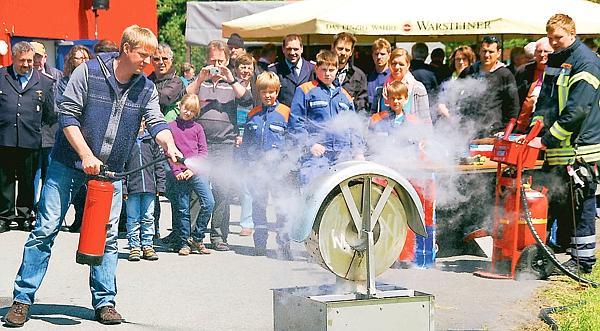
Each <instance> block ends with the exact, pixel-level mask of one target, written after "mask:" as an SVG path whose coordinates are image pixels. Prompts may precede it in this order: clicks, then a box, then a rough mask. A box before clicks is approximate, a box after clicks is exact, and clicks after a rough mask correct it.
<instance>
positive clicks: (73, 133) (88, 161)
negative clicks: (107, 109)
mask: <svg viewBox="0 0 600 331" xmlns="http://www.w3.org/2000/svg"><path fill="white" fill-rule="evenodd" d="M63 133H64V134H65V137H66V138H67V140H68V141H69V144H71V146H72V147H73V149H74V150H75V152H76V153H77V155H79V158H80V159H81V166H82V168H83V172H85V173H86V174H88V175H97V174H99V173H100V166H101V165H102V161H100V160H99V159H98V158H97V157H95V156H94V153H92V150H91V149H90V147H89V146H88V144H87V143H86V142H85V139H84V138H83V135H82V134H81V130H80V128H79V126H76V125H70V126H67V127H65V128H63Z"/></svg>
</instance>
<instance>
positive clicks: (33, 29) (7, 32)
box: [0, 0, 157, 66]
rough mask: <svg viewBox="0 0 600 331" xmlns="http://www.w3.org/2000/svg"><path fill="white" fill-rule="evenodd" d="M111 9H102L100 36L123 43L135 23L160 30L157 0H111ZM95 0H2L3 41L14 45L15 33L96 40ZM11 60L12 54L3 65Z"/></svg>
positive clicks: (4, 58) (1, 61)
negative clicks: (158, 27) (93, 5)
mask: <svg viewBox="0 0 600 331" xmlns="http://www.w3.org/2000/svg"><path fill="white" fill-rule="evenodd" d="M109 7H110V8H109V9H108V10H98V11H97V12H98V18H97V24H98V39H110V40H112V41H114V42H115V43H117V44H119V42H120V39H121V33H122V32H123V30H124V29H125V28H126V27H127V26H129V25H132V24H137V25H139V26H142V27H146V28H149V29H150V30H152V31H154V33H155V34H156V33H157V13H156V0H110V5H109ZM94 32H95V19H94V12H93V11H92V0H51V1H49V0H30V1H23V0H0V40H4V41H6V43H7V44H8V45H10V44H11V43H10V39H11V37H12V36H16V37H31V38H43V39H65V40H77V39H96V38H95V36H94ZM10 63H11V59H10V49H9V51H8V54H6V55H4V56H2V55H0V64H1V65H4V66H6V65H8V64H10Z"/></svg>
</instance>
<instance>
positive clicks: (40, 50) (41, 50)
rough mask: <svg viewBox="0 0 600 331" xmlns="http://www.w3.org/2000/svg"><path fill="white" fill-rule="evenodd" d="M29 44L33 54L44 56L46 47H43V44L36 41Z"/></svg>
mask: <svg viewBox="0 0 600 331" xmlns="http://www.w3.org/2000/svg"><path fill="white" fill-rule="evenodd" d="M30 44H31V46H32V47H33V51H34V52H35V54H40V55H46V47H44V44H42V43H40V42H37V41H32V42H30Z"/></svg>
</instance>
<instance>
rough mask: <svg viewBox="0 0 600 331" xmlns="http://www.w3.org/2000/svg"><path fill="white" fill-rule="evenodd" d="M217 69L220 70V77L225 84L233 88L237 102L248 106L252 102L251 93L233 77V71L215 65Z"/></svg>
mask: <svg viewBox="0 0 600 331" xmlns="http://www.w3.org/2000/svg"><path fill="white" fill-rule="evenodd" d="M217 68H219V70H221V75H220V77H221V78H222V79H224V80H225V81H226V82H227V84H229V85H230V86H231V88H233V92H234V93H235V98H236V99H237V100H238V103H239V104H240V105H242V106H245V107H247V106H250V105H251V104H252V94H251V93H250V91H248V89H247V88H245V87H244V86H243V85H242V84H240V82H238V81H237V79H236V78H235V77H233V73H232V72H231V70H229V68H227V67H224V66H217Z"/></svg>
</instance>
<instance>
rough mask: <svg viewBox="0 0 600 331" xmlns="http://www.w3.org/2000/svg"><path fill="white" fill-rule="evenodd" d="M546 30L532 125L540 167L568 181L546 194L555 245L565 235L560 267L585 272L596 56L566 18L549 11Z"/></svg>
mask: <svg viewBox="0 0 600 331" xmlns="http://www.w3.org/2000/svg"><path fill="white" fill-rule="evenodd" d="M546 31H547V33H548V38H549V40H550V45H551V46H552V48H553V49H554V53H553V54H550V55H549V57H548V65H547V67H546V69H545V73H544V82H543V84H542V90H541V92H540V96H539V98H538V104H537V107H536V110H535V112H534V114H533V115H534V117H533V120H532V123H535V122H536V121H537V120H543V121H544V126H545V127H546V128H547V130H546V133H545V134H544V135H543V136H542V137H541V144H542V147H545V148H546V161H545V164H544V169H545V170H546V171H547V172H550V173H552V174H553V175H558V176H559V178H561V180H562V183H565V182H568V183H569V185H560V187H558V186H556V187H555V189H556V190H560V188H561V187H565V186H566V191H565V192H564V193H562V194H561V193H558V195H554V196H553V197H551V206H550V215H549V216H550V217H549V218H551V217H552V218H554V217H557V220H558V226H559V233H558V234H559V236H558V243H559V244H561V241H562V244H563V245H565V246H567V245H569V239H570V245H569V246H570V254H571V259H570V260H569V261H567V262H565V263H564V264H563V266H565V267H566V268H567V269H569V270H570V271H572V272H574V273H577V272H583V273H590V272H591V271H592V267H593V266H594V264H595V263H596V256H595V249H596V231H595V216H596V200H595V191H596V186H597V184H598V170H597V166H596V163H597V162H598V161H600V104H599V102H600V98H599V96H600V89H599V85H600V58H598V56H597V55H596V54H594V53H593V52H592V51H590V50H589V49H588V48H587V47H586V46H585V45H584V44H583V43H582V42H581V41H580V40H579V39H578V38H577V37H576V34H575V22H574V21H573V19H572V18H571V17H569V16H567V15H564V14H555V15H553V16H552V17H551V18H550V19H549V20H548V22H547V23H546ZM561 237H562V238H561ZM569 237H570V238H569ZM561 239H562V240H561Z"/></svg>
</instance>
